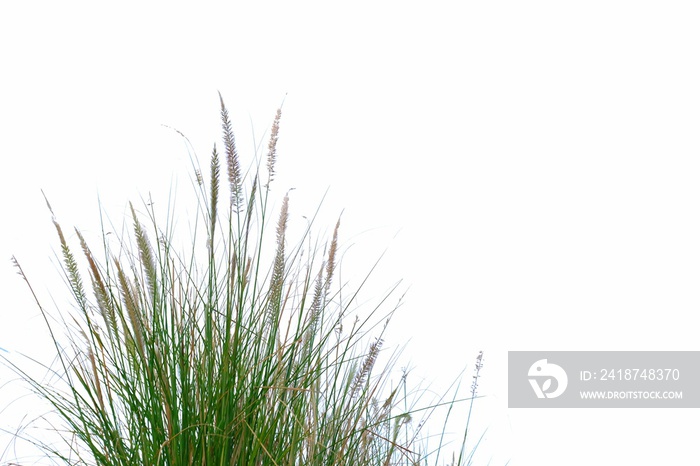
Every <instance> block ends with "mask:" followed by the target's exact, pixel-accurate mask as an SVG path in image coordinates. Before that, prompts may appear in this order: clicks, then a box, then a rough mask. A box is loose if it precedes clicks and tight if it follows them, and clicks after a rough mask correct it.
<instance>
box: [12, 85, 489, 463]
mask: <svg viewBox="0 0 700 466" xmlns="http://www.w3.org/2000/svg"><path fill="white" fill-rule="evenodd" d="M280 116H281V112H280V110H278V111H277V114H276V116H275V118H274V122H273V124H272V127H271V130H270V139H269V144H268V147H267V160H266V163H265V170H264V172H263V173H261V172H262V170H260V169H259V167H258V166H259V165H260V164H257V165H256V164H253V169H252V170H248V171H246V172H244V170H243V169H242V166H241V161H240V159H239V155H238V151H237V148H236V142H235V138H234V133H233V130H232V125H231V121H230V119H229V114H228V111H227V109H226V106H225V105H224V102H223V99H221V121H222V128H223V149H222V157H220V155H219V150H218V149H217V148H216V146H215V147H214V150H213V151H212V155H211V159H210V165H209V176H208V180H207V181H206V182H205V179H204V175H203V173H202V170H201V169H199V167H198V166H197V165H196V164H195V167H196V168H195V177H194V180H195V182H194V183H193V185H194V186H195V188H196V191H197V193H198V194H197V197H198V199H199V201H198V215H197V218H196V219H194V220H193V225H194V228H193V230H192V231H193V232H194V233H193V234H192V238H191V243H192V248H191V249H188V250H185V251H184V252H183V251H181V250H179V249H178V248H177V247H176V246H175V241H174V239H173V238H174V228H173V223H172V222H169V221H168V222H166V224H165V225H162V224H160V223H159V221H157V215H156V212H155V208H154V206H153V204H152V203H148V202H144V204H143V205H142V206H140V207H139V208H137V207H136V206H134V205H131V204H130V213H131V220H130V221H131V222H132V227H131V233H130V234H125V235H123V236H122V237H120V238H116V239H114V238H115V236H116V235H114V236H112V237H110V238H108V237H107V233H105V232H104V231H105V230H104V228H103V235H102V244H101V245H100V247H99V251H100V252H99V254H95V253H94V252H93V249H92V247H91V245H89V244H88V242H87V241H86V239H85V237H84V236H83V235H82V234H81V232H80V231H79V230H78V229H75V230H74V232H73V233H70V234H69V233H68V232H67V231H66V230H64V229H63V227H62V226H61V224H60V223H59V222H58V220H57V219H56V216H55V214H54V211H53V209H52V208H51V205H49V204H48V201H47V205H48V207H49V210H50V212H51V215H52V218H53V223H54V225H55V228H56V232H57V234H58V239H59V242H60V255H61V261H62V266H63V270H64V272H65V280H66V283H67V285H68V287H69V289H70V292H71V294H72V300H73V301H74V306H73V308H72V309H68V310H65V309H64V310H62V311H61V312H60V313H59V316H53V315H51V313H49V312H48V311H47V310H46V309H45V307H44V306H43V305H42V304H41V303H40V300H39V299H38V298H37V295H36V294H35V292H34V289H33V287H32V285H31V284H30V280H29V279H28V276H27V274H25V271H24V270H23V269H22V267H21V265H20V263H19V261H18V260H17V259H15V258H14V257H13V262H14V265H15V267H16V268H17V271H18V272H19V274H20V275H21V277H22V278H23V279H24V280H25V281H26V282H27V284H28V285H29V289H30V290H31V293H32V294H33V295H34V299H35V300H36V303H37V305H38V306H39V309H40V310H41V314H42V316H43V317H44V319H45V322H46V325H47V327H48V329H49V331H50V332H51V336H52V339H53V343H54V346H55V350H56V357H57V359H56V364H54V365H52V366H51V367H47V370H48V371H49V373H50V374H52V376H53V377H54V380H53V382H52V383H50V384H47V383H44V382H43V381H42V380H39V379H36V378H33V377H32V376H30V375H29V374H28V372H26V371H25V370H23V369H22V368H21V367H19V365H17V364H16V363H9V364H12V367H13V369H14V370H15V371H16V372H17V373H18V374H19V375H20V376H21V377H22V378H23V379H25V380H26V381H27V382H28V383H29V384H30V385H31V388H32V390H33V391H34V392H35V393H36V394H38V395H39V397H40V398H41V399H43V400H44V401H48V402H49V403H50V405H51V407H52V411H53V413H54V414H55V415H57V416H58V418H59V419H60V422H61V425H56V426H55V430H56V432H58V433H59V434H60V436H61V438H62V439H63V444H58V445H57V444H54V443H47V442H41V441H38V440H36V439H35V440H32V441H33V442H34V443H36V444H38V445H40V446H41V447H42V448H43V449H44V451H45V452H46V453H47V456H48V457H49V458H50V459H51V461H53V462H56V463H64V464H76V465H78V464H79V465H105V466H107V465H109V466H117V465H123V466H133V465H147V466H151V465H152V466H161V465H170V466H179V465H208V466H212V465H250V466H253V465H255V466H259V465H319V466H321V465H348V466H357V465H383V466H386V465H397V464H405V465H413V464H424V463H425V462H426V460H427V452H426V451H425V449H424V444H423V442H422V440H421V439H420V437H419V435H418V432H419V430H420V426H418V427H416V426H415V425H414V424H413V423H412V416H414V415H415V413H416V412H418V408H416V407H415V406H414V404H413V403H411V402H410V401H409V400H408V398H409V397H410V395H411V393H412V392H411V391H410V390H408V389H407V385H406V377H405V374H404V376H403V377H401V378H400V380H398V381H396V382H395V383H394V385H392V382H391V380H389V374H390V369H391V365H392V364H393V362H394V361H395V359H393V358H391V357H390V358H389V359H388V363H387V365H386V366H385V367H381V368H378V367H377V359H378V357H379V355H380V352H381V350H382V345H383V343H384V340H383V330H384V328H385V327H386V325H387V324H388V322H389V318H390V316H391V314H392V313H393V311H394V310H395V309H396V307H397V306H398V304H399V303H400V297H396V298H395V297H394V294H395V292H396V291H397V290H396V287H394V288H392V289H390V290H389V292H388V293H387V295H386V296H384V297H382V299H380V300H379V305H378V306H377V307H376V308H373V309H370V310H365V317H363V318H361V317H360V314H359V313H355V312H354V310H355V307H356V305H357V303H356V297H357V293H358V292H359V290H358V289H355V290H347V289H346V287H345V286H343V284H341V283H336V271H337V267H338V265H339V264H338V262H339V261H338V249H339V246H338V244H339V243H338V235H339V227H340V221H338V223H337V224H336V225H335V229H334V230H333V234H332V238H331V239H330V242H328V243H327V244H326V245H325V246H324V247H323V248H321V247H317V246H314V244H317V243H315V242H314V239H313V238H312V236H311V225H312V224H313V222H311V223H310V225H309V227H308V228H307V229H306V230H305V232H304V234H303V235H302V237H301V238H298V239H297V240H296V242H290V240H289V239H288V238H287V230H288V228H287V227H288V221H289V197H288V196H285V197H284V199H283V201H282V203H281V207H280V209H279V212H278V213H277V214H276V219H275V218H271V217H272V214H271V213H270V210H271V207H270V205H271V201H270V192H271V191H270V185H271V183H272V182H273V181H274V175H275V165H276V158H277V139H278V135H279V123H280ZM221 158H223V160H221ZM222 164H223V166H224V167H225V172H223V170H222ZM271 230H272V231H271ZM270 234H274V237H273V238H270V237H269V236H270ZM69 239H70V240H74V241H71V243H69ZM72 242H75V243H76V244H72ZM290 244H293V245H294V246H290ZM360 288H361V286H360ZM391 299H395V301H390V300H391ZM479 362H480V359H479ZM6 363H7V360H6ZM477 376H478V372H477ZM475 381H476V379H475ZM475 390H476V385H474V386H473V391H472V395H474V392H475ZM454 402H455V400H454V399H453V400H452V401H448V402H447V404H451V403H454ZM421 409H423V410H428V409H430V407H424V408H421ZM465 434H466V431H465ZM439 448H440V447H438V450H439ZM468 459H469V458H468V455H465V456H464V457H462V455H461V454H460V458H459V461H458V463H461V464H462V463H463V464H466V461H468ZM436 464H437V460H436Z"/></svg>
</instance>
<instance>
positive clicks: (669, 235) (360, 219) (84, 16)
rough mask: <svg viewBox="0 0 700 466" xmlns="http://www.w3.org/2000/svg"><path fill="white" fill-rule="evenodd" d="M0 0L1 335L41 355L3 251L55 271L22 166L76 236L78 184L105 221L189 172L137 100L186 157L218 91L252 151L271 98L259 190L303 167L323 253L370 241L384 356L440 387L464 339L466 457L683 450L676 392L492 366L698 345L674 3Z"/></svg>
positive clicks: (699, 430) (697, 245) (519, 462)
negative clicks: (588, 405) (553, 406)
mask: <svg viewBox="0 0 700 466" xmlns="http://www.w3.org/2000/svg"><path fill="white" fill-rule="evenodd" d="M9 4H10V3H9V2H5V3H3V4H2V6H1V7H0V67H1V68H0V157H1V159H0V160H1V162H2V163H1V164H0V190H1V192H0V199H2V204H1V205H0V209H1V210H0V219H1V221H2V228H0V259H1V261H0V295H1V296H2V300H1V303H2V304H1V305H0V347H2V348H6V349H8V350H11V351H15V352H19V351H23V352H28V353H31V354H35V355H36V354H38V355H41V354H50V353H48V351H49V350H50V346H48V344H47V343H46V338H45V335H43V333H42V332H43V330H42V329H43V327H42V321H41V319H40V317H39V314H38V312H37V310H36V308H35V306H34V305H33V302H32V300H31V297H30V295H29V293H28V291H27V289H26V288H25V287H24V286H23V283H22V282H21V280H20V278H19V277H18V276H17V275H16V274H15V270H14V269H13V268H12V266H11V263H10V257H11V256H12V255H16V256H17V257H18V259H19V260H20V261H21V262H22V264H23V266H24V267H25V271H26V272H27V273H28V274H29V275H30V277H31V278H32V279H33V282H34V283H35V284H38V285H37V291H38V292H39V293H40V294H41V295H42V296H45V297H48V296H49V293H52V294H58V295H60V291H58V292H57V290H61V291H62V288H61V287H62V285H61V283H60V281H58V279H57V278H56V268H55V267H56V266H55V263H56V261H55V260H54V259H52V257H53V254H54V251H56V250H57V249H56V248H55V244H56V238H55V232H54V231H53V229H52V228H53V227H52V225H51V222H50V215H49V213H48V211H47V210H46V207H45V203H44V201H43V198H42V195H41V190H42V189H43V190H44V192H45V193H46V194H47V196H48V197H49V199H50V201H51V203H52V205H53V207H54V210H56V213H57V215H58V216H59V220H60V221H61V222H62V223H63V224H64V228H69V227H70V226H71V225H76V226H79V227H80V228H81V229H82V230H83V231H86V232H87V234H88V235H97V233H98V224H97V212H98V204H97V198H98V195H99V196H100V198H101V199H102V203H103V205H104V206H105V208H106V210H107V211H108V212H109V213H110V215H111V216H112V217H113V220H115V221H116V222H121V220H122V218H123V217H122V216H123V215H124V213H125V206H126V202H127V200H134V201H139V196H147V195H148V192H152V193H153V196H154V199H155V200H156V202H161V203H162V204H161V205H165V204H166V202H167V193H168V190H169V189H170V187H171V186H172V182H173V180H174V179H177V180H178V183H179V184H178V185H177V190H183V191H187V190H188V189H190V185H189V180H188V178H187V173H188V170H189V161H188V158H187V152H186V150H185V148H184V146H183V144H182V140H181V139H180V138H179V137H178V136H176V135H175V133H173V131H171V130H169V129H167V128H165V127H164V126H162V125H168V126H171V127H175V128H177V129H178V130H180V131H182V132H183V133H185V134H186V135H187V136H188V137H189V138H190V140H191V141H192V143H193V145H194V147H195V150H197V153H198V154H199V156H200V158H201V159H202V163H203V165H204V166H206V163H207V160H208V157H209V154H210V150H211V147H212V144H213V143H214V142H218V141H219V139H220V131H219V121H218V100H217V99H218V97H217V94H216V92H217V90H218V91H221V92H222V94H223V95H224V98H225V99H226V102H227V105H228V107H229V109H230V111H231V114H232V117H233V121H234V130H235V131H236V133H237V135H238V138H239V150H240V152H241V155H242V157H243V158H244V160H250V159H249V158H248V159H246V157H250V154H251V153H252V151H251V149H252V147H253V141H252V137H251V133H252V132H253V131H254V132H255V138H256V139H259V138H262V137H263V135H264V133H265V131H267V130H268V129H269V126H270V124H271V122H272V117H273V116H274V112H275V110H276V108H277V107H278V106H279V105H280V104H281V103H282V101H283V100H284V107H283V121H282V128H281V133H280V144H279V165H278V170H279V173H280V176H279V177H278V180H277V183H278V185H277V186H278V191H277V193H278V194H279V196H280V198H281V196H282V195H283V193H284V192H285V191H286V190H287V189H288V188H292V187H294V188H296V189H295V190H294V191H292V194H291V203H292V204H291V215H292V217H291V218H292V221H297V222H303V221H304V219H303V218H302V216H305V215H306V216H308V215H310V214H312V213H313V211H314V210H315V208H316V207H317V205H318V203H319V202H320V199H321V197H322V196H323V194H324V193H325V192H326V190H327V189H329V194H328V196H327V197H326V200H325V201H324V203H323V212H324V214H323V215H322V217H321V221H320V222H319V224H318V226H319V228H320V230H321V233H328V232H329V230H330V228H331V227H332V225H333V224H334V221H335V219H336V218H337V215H338V214H339V213H340V212H341V211H343V217H342V222H343V224H342V225H343V226H342V231H341V235H342V237H343V238H342V240H343V247H344V248H345V249H347V250H348V253H347V255H346V260H347V261H348V264H347V270H356V269H355V267H356V266H357V264H365V265H371V263H372V262H373V260H374V258H376V255H377V254H378V253H381V252H382V251H384V250H385V249H387V248H388V252H387V253H386V255H385V257H384V259H383V261H382V266H381V267H380V269H379V271H378V272H377V275H375V285H373V286H377V289H378V290H381V289H385V288H388V287H389V286H391V285H392V284H393V283H394V282H395V281H396V280H397V279H401V278H403V279H404V282H403V284H404V285H405V287H406V288H409V292H408V294H407V296H406V301H405V305H404V306H403V307H402V308H401V311H400V312H399V313H398V314H397V316H396V318H395V320H394V322H393V324H392V331H391V332H390V334H389V339H390V341H389V342H388V344H390V345H394V346H400V345H403V344H404V343H406V342H409V344H408V346H407V347H406V348H405V350H404V352H403V355H402V357H401V360H400V364H402V365H410V366H411V367H413V368H414V369H413V371H412V376H411V377H413V378H414V379H413V380H415V381H416V382H420V381H421V380H423V379H425V382H423V383H426V384H427V383H433V385H432V387H433V388H434V389H435V390H437V391H441V390H443V388H444V387H445V386H446V384H447V383H448V382H449V381H450V380H452V379H454V377H456V376H457V375H458V374H459V372H460V371H461V370H462V369H463V368H465V367H467V366H469V368H468V370H467V374H466V376H465V382H464V383H465V384H467V385H468V384H469V383H470V380H471V379H470V376H471V365H472V364H473V362H474V357H475V356H476V354H477V352H478V351H479V350H484V351H485V367H484V369H483V372H482V379H481V385H480V387H479V393H480V394H481V395H483V396H484V398H481V399H479V400H478V401H477V403H476V404H475V408H476V414H475V416H476V419H475V424H474V426H473V427H474V431H475V432H476V433H480V432H482V431H483V430H484V429H488V431H487V434H486V436H485V438H484V440H483V442H482V444H481V445H480V447H479V450H478V456H477V457H478V463H479V464H486V463H487V462H488V461H489V459H491V461H492V462H491V464H492V465H498V464H505V463H506V462H507V461H508V460H510V464H511V465H514V466H530V465H533V466H534V465H537V466H548V465H552V466H560V465H563V464H566V465H572V466H574V465H591V464H595V465H597V466H601V465H618V464H636V465H642V466H644V465H654V464H698V461H700V460H699V456H700V454H698V451H697V447H696V446H697V439H698V434H700V423H699V422H698V421H699V420H700V419H699V417H698V411H697V410H693V409H678V410H652V409H646V410H641V409H640V410H624V409H619V410H614V409H607V410H574V409H569V410H566V409H560V410H515V409H511V410H509V409H508V408H507V377H506V369H507V366H506V360H507V351H509V350H697V349H698V345H697V333H698V326H697V321H698V319H697V312H698V309H699V307H700V295H699V294H698V289H699V286H698V285H699V284H700V216H699V212H700V211H699V207H700V183H698V177H699V175H700V163H698V155H699V154H700V144H699V142H698V124H699V123H700V110H699V109H700V90H699V89H700V86H699V85H698V83H700V65H699V62H698V46H699V45H700V28H698V27H697V25H698V24H700V7H698V6H697V4H696V3H695V2H680V1H664V2H652V1H628V2H624V1H617V0H615V1H611V0H607V1H587V2H570V1H517V2H515V1H500V2H496V1H481V2H473V1H466V2H465V1H463V2H456V1H442V0H437V1H431V2H413V1H404V2H387V1H372V2H369V1H354V2H346V3H339V2H308V1H294V2H270V1H256V2H252V1H251V2H226V3H225V4H224V2H221V3H206V2H197V3H196V6H194V5H195V4H194V3H192V4H191V6H187V7H183V6H180V5H178V4H177V3H175V2H168V3H166V2H163V3H159V2H138V3H136V2H135V3H133V4H129V2H118V3H114V4H113V5H114V6H104V5H100V6H98V5H97V3H95V2H43V3H42V2H38V3H35V2H22V3H15V2H13V3H12V6H8V5H9ZM285 96H286V97H285ZM347 273H348V274H349V276H348V277H346V278H348V279H350V280H355V279H357V277H356V276H355V277H353V276H351V275H352V274H350V272H347ZM47 299H48V303H51V301H50V298H47ZM2 374H3V376H6V374H5V372H2ZM0 385H2V381H0ZM10 393H12V392H10V391H5V392H4V393H3V392H2V391H0V397H1V398H0V401H2V403H0V409H2V406H4V405H5V404H7V403H9V402H10V401H12V399H11V398H12V396H11V394H10ZM21 403H29V402H27V401H26V400H19V401H18V402H15V403H13V405H12V408H13V409H12V410H9V409H8V410H6V411H4V412H0V427H4V428H8V426H10V425H12V422H14V419H15V418H14V417H12V418H11V417H10V414H9V413H10V412H11V411H19V412H22V410H23V409H24V407H23V406H22V404H21ZM27 409H29V407H28V406H27ZM460 409H461V410H462V411H461V412H460V413H458V416H462V417H465V414H466V413H465V411H464V407H461V408H460ZM15 414H16V413H15ZM8 442H9V438H8V436H7V435H3V434H0V452H2V450H3V448H4V447H5V445H6V444H7V443H8ZM7 459H8V458H1V459H0V461H2V460H7Z"/></svg>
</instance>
